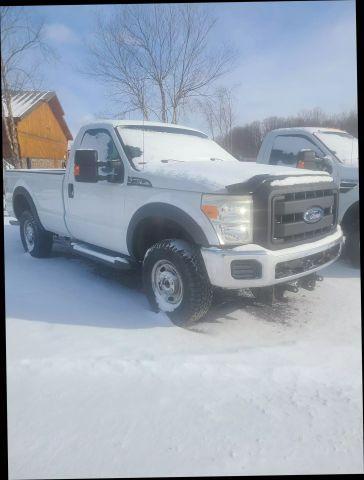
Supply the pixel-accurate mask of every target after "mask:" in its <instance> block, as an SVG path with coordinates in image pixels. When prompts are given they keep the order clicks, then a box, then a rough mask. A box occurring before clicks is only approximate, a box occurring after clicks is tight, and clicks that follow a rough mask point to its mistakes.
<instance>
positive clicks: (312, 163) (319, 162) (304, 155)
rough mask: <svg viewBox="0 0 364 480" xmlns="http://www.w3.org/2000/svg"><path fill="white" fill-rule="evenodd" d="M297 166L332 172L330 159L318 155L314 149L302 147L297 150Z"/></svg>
mask: <svg viewBox="0 0 364 480" xmlns="http://www.w3.org/2000/svg"><path fill="white" fill-rule="evenodd" d="M297 168H307V169H308V170H321V171H325V172H329V173H331V172H332V165H331V161H330V159H329V158H328V157H318V156H317V155H316V152H315V151H314V150H309V149H303V150H300V151H299V152H298V161H297Z"/></svg>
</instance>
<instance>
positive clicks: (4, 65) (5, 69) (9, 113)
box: [0, 7, 52, 166]
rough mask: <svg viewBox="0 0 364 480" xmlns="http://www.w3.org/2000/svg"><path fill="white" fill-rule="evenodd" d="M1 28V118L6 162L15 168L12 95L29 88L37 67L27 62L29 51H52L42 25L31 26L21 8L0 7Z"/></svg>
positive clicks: (16, 141)
mask: <svg viewBox="0 0 364 480" xmlns="http://www.w3.org/2000/svg"><path fill="white" fill-rule="evenodd" d="M0 28H1V90H2V101H1V117H2V124H3V131H5V135H6V138H7V141H8V145H9V149H10V155H11V158H10V159H9V160H10V162H11V163H12V164H13V165H14V166H19V160H20V158H19V157H20V152H19V142H18V134H17V126H16V122H15V120H14V115H13V110H12V102H11V99H12V94H13V92H14V91H19V90H24V89H25V88H28V87H29V86H33V88H34V83H35V82H36V80H37V77H36V70H37V67H38V66H39V64H35V63H33V65H31V64H30V62H29V58H28V55H29V52H30V51H31V50H37V51H39V52H41V53H42V54H43V55H45V56H48V55H50V54H52V51H51V50H50V49H49V47H48V46H47V45H46V43H45V42H44V41H43V23H39V24H37V25H35V24H34V23H32V22H31V21H30V17H29V15H28V14H27V12H26V10H25V9H24V8H23V7H0Z"/></svg>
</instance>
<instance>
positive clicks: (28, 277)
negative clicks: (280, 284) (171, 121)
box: [5, 219, 363, 479]
mask: <svg viewBox="0 0 364 480" xmlns="http://www.w3.org/2000/svg"><path fill="white" fill-rule="evenodd" d="M5 262H6V313H7V319H6V337H7V390H8V391H7V395H8V440H9V473H10V478H12V479H15V478H19V479H20V478H39V479H42V478H67V477H69V478H82V477H88V478H92V477H112V476H113V477H136V476H187V475H190V476H192V475H224V474H225V475H248V474H251V475H258V474H309V473H321V474H323V473H341V472H345V473H349V472H350V473H358V472H362V471H363V460H362V400H361V398H362V397H361V332H360V278H359V273H358V271H357V270H354V269H352V268H351V267H349V266H347V265H346V264H345V263H344V262H343V261H341V260H340V261H339V262H337V263H336V264H334V265H333V266H331V267H329V268H327V269H326V271H325V272H324V276H325V280H324V282H322V283H321V284H319V285H318V288H317V289H316V290H315V291H314V292H306V291H304V290H303V291H300V292H299V293H298V294H289V302H288V303H287V304H283V305H281V306H279V307H274V308H269V307H259V306H257V305H254V304H249V302H248V301H245V302H244V300H243V299H238V298H236V299H231V300H230V301H229V302H227V303H225V304H220V305H217V306H215V308H214V309H213V310H212V312H211V315H210V316H209V318H208V319H207V320H206V321H205V322H204V323H201V324H199V325H198V326H196V327H195V328H194V329H191V330H187V329H182V328H179V327H176V326H174V325H173V324H172V323H170V322H169V320H168V318H167V317H166V316H165V315H164V314H155V313H152V312H151V311H149V309H148V305H147V301H146V299H145V298H144V295H143V294H142V293H141V291H140V284H139V281H138V278H137V277H136V276H135V275H130V274H129V275H126V274H124V275H121V274H115V273H114V272H112V271H110V270H108V269H107V268H106V267H100V266H99V265H97V264H94V263H92V262H91V261H88V260H85V259H81V258H77V257H75V256H71V255H69V254H67V253H65V252H62V250H61V249H60V248H57V249H55V252H54V254H53V257H52V258H50V259H41V260H40V259H34V258H32V257H30V256H29V255H27V254H25V253H24V252H23V249H22V246H21V243H20V239H19V231H18V227H16V226H10V225H8V221H7V219H5Z"/></svg>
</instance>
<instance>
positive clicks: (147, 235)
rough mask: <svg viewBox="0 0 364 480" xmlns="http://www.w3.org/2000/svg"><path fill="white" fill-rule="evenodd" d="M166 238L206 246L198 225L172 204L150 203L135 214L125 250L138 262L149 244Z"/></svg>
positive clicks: (206, 241)
mask: <svg viewBox="0 0 364 480" xmlns="http://www.w3.org/2000/svg"><path fill="white" fill-rule="evenodd" d="M167 238H180V239H182V240H186V241H188V242H190V243H193V244H196V245H201V246H209V242H208V239H207V237H206V235H205V233H204V231H203V230H202V228H201V227H200V225H198V223H197V222H196V221H195V220H194V219H193V218H192V217H191V216H190V215H188V214H187V213H186V212H184V211H183V210H182V209H180V208H178V207H175V206H174V205H169V204H166V203H162V202H155V203H149V204H147V205H144V206H143V207H141V208H139V209H138V210H137V211H136V212H135V213H134V215H133V216H132V218H131V220H130V222H129V227H128V231H127V236H126V242H127V247H128V251H129V253H130V254H131V255H132V256H133V257H134V258H136V259H137V260H141V259H142V258H143V256H144V253H145V252H146V250H147V249H148V248H149V247H150V246H151V245H153V244H154V243H156V242H158V241H160V240H164V239H167Z"/></svg>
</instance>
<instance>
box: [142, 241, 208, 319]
mask: <svg viewBox="0 0 364 480" xmlns="http://www.w3.org/2000/svg"><path fill="white" fill-rule="evenodd" d="M143 284H144V289H145V291H146V294H147V296H148V299H149V302H150V304H151V306H152V308H153V309H154V310H155V311H159V310H161V311H163V312H165V313H166V314H167V315H168V316H169V318H170V319H171V320H172V321H173V322H174V323H176V324H177V325H186V326H188V325H192V324H193V323H196V322H197V321H199V320H200V319H201V318H202V317H203V316H204V315H206V313H207V312H208V310H209V308H210V305H211V301H212V287H211V285H210V282H209V280H208V277H207V274H206V272H205V268H204V265H203V260H202V258H201V254H200V252H199V251H198V249H197V248H196V247H194V246H193V245H190V244H189V243H187V242H185V241H182V240H162V241H160V242H158V243H156V244H155V245H153V246H152V247H151V248H150V249H149V250H148V251H147V253H146V254H145V257H144V262H143Z"/></svg>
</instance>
